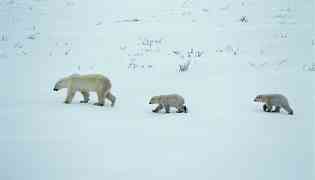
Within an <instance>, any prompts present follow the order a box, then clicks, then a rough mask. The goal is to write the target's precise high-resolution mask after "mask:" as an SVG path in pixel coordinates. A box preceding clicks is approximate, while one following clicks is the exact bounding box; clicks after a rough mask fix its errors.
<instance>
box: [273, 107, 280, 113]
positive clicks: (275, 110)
mask: <svg viewBox="0 0 315 180" xmlns="http://www.w3.org/2000/svg"><path fill="white" fill-rule="evenodd" d="M280 109H281V107H280V106H276V108H275V109H274V110H273V111H272V112H277V113H278V112H280Z"/></svg>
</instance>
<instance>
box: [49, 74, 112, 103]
mask: <svg viewBox="0 0 315 180" xmlns="http://www.w3.org/2000/svg"><path fill="white" fill-rule="evenodd" d="M64 88H66V89H67V97H66V100H65V101H64V103H66V104H70V103H71V102H72V99H73V97H74V95H75V93H76V92H77V91H79V92H81V94H82V95H83V98H84V99H83V101H80V103H88V102H89V100H90V94H89V93H90V92H96V93H97V97H98V102H97V103H94V105H97V106H104V104H105V99H108V100H110V101H111V106H112V107H113V106H114V105H115V101H116V97H115V96H114V95H113V94H112V93H111V88H112V83H111V81H110V80H109V79H108V78H107V77H105V76H103V75H101V74H87V75H80V74H73V75H71V76H68V77H65V78H62V79H60V80H59V81H58V82H57V83H56V84H55V87H54V91H59V90H60V89H64Z"/></svg>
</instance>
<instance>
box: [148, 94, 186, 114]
mask: <svg viewBox="0 0 315 180" xmlns="http://www.w3.org/2000/svg"><path fill="white" fill-rule="evenodd" d="M149 104H158V106H157V107H156V108H155V109H153V110H152V112H155V113H157V112H160V111H161V110H162V109H163V108H164V109H165V112H166V113H170V107H175V108H176V109H177V111H176V112H177V113H182V112H185V113H187V107H186V105H185V100H184V98H183V97H182V96H180V95H178V94H168V95H160V96H153V97H152V98H151V99H150V102H149Z"/></svg>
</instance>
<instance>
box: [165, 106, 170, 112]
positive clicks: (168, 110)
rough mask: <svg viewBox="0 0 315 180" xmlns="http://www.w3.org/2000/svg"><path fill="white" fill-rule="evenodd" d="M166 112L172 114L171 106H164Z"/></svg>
mask: <svg viewBox="0 0 315 180" xmlns="http://www.w3.org/2000/svg"><path fill="white" fill-rule="evenodd" d="M164 108H165V112H166V113H170V106H169V105H164Z"/></svg>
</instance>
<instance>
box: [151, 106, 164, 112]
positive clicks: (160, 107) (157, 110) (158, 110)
mask: <svg viewBox="0 0 315 180" xmlns="http://www.w3.org/2000/svg"><path fill="white" fill-rule="evenodd" d="M161 109H163V105H162V104H159V105H158V106H157V107H156V108H155V109H153V110H152V112H154V113H158V112H160V111H161Z"/></svg>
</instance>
